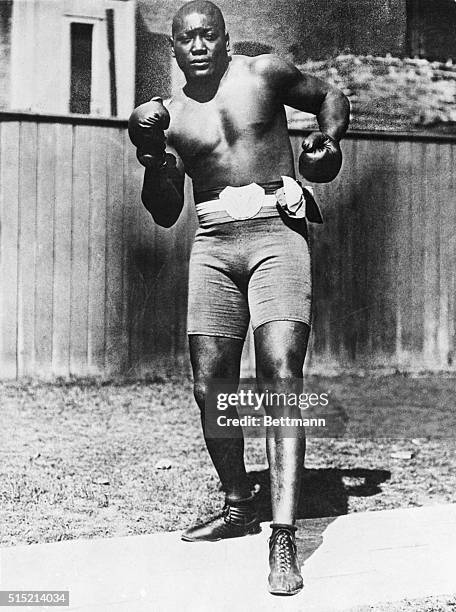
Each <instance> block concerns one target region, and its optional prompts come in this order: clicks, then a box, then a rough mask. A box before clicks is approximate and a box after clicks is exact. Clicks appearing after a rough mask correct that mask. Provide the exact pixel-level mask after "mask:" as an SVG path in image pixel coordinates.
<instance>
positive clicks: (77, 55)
mask: <svg viewBox="0 0 456 612" xmlns="http://www.w3.org/2000/svg"><path fill="white" fill-rule="evenodd" d="M92 34H93V25H92V24H87V23H72V24H71V30H70V36H71V81H70V113H81V114H84V115H88V114H90V103H91V90H92Z"/></svg>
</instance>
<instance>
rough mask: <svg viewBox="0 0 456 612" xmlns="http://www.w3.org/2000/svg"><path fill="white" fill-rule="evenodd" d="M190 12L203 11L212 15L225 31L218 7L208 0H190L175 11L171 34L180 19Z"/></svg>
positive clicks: (223, 20)
mask: <svg viewBox="0 0 456 612" xmlns="http://www.w3.org/2000/svg"><path fill="white" fill-rule="evenodd" d="M190 13H203V14H205V15H211V16H214V17H215V18H216V19H217V21H218V23H219V25H220V27H221V29H222V30H223V32H225V31H226V27H225V19H224V17H223V14H222V11H221V10H220V9H219V7H218V6H217V5H216V4H214V3H213V2H211V1H210V0H190V2H187V3H186V4H184V5H183V6H181V8H180V9H179V10H178V11H177V13H176V14H175V15H174V17H173V24H172V35H173V36H174V34H175V33H176V31H177V29H178V28H179V25H180V23H181V21H182V19H183V18H184V17H185V16H186V15H189V14H190Z"/></svg>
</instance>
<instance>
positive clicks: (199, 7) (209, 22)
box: [172, 0, 230, 80]
mask: <svg viewBox="0 0 456 612" xmlns="http://www.w3.org/2000/svg"><path fill="white" fill-rule="evenodd" d="M229 45H230V42H229V36H228V34H227V33H226V31H225V20H224V19H223V15H222V12H221V11H220V9H219V8H218V6H216V5H215V4H213V3H212V2H209V1H208V0H192V1H191V2H187V4H184V6H182V7H181V8H180V9H179V10H178V11H177V13H176V14H175V16H174V19H173V27H172V46H173V53H174V57H175V58H176V61H177V63H178V65H179V68H180V69H181V70H182V71H183V73H184V74H185V76H186V77H187V79H191V80H193V79H195V78H205V77H212V76H217V75H221V74H223V72H224V71H225V69H226V66H227V63H228V61H229V57H228V52H229V50H230V47H229Z"/></svg>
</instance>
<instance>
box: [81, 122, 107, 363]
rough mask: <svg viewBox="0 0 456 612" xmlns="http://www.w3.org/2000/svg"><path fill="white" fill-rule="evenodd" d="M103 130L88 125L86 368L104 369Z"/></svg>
mask: <svg viewBox="0 0 456 612" xmlns="http://www.w3.org/2000/svg"><path fill="white" fill-rule="evenodd" d="M109 146H110V143H109V139H108V138H107V134H106V132H105V131H103V132H101V133H100V130H99V129H97V128H95V127H92V128H91V137H90V213H89V228H88V230H89V231H88V234H89V270H88V274H89V279H88V284H89V287H88V291H89V304H88V314H87V316H88V323H87V325H88V339H87V342H88V346H87V353H88V371H89V373H90V374H97V373H101V374H102V373H104V371H105V353H106V321H105V303H106V202H107V175H106V167H107V155H108V148H109Z"/></svg>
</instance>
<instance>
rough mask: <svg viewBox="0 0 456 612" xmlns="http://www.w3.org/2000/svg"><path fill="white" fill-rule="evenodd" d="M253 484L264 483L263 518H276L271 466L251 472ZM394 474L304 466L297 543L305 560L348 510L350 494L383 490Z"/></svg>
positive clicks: (260, 497) (260, 502)
mask: <svg viewBox="0 0 456 612" xmlns="http://www.w3.org/2000/svg"><path fill="white" fill-rule="evenodd" d="M249 478H250V481H251V484H252V487H253V486H254V485H255V484H259V485H260V491H259V493H258V497H257V499H258V510H259V518H260V521H261V522H265V521H271V520H272V509H271V495H270V483H269V470H261V471H253V472H250V473H249ZM390 478H391V472H390V471H388V470H370V469H365V468H352V469H338V468H330V469H315V470H307V469H303V473H302V486H301V496H300V498H299V503H298V509H297V524H298V527H299V529H298V532H297V543H298V550H299V555H300V560H301V562H303V561H305V559H307V558H308V557H310V555H311V554H312V553H313V552H314V551H315V550H316V549H317V548H318V547H319V546H320V544H321V542H322V535H323V532H324V530H325V529H326V527H327V526H328V525H329V524H330V523H331V522H332V521H334V520H335V519H336V518H337V517H338V516H340V515H343V514H347V513H348V498H349V497H350V496H356V497H370V496H372V495H376V494H378V493H380V492H381V490H380V486H379V485H380V484H381V483H382V482H385V481H387V480H389V479H390Z"/></svg>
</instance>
